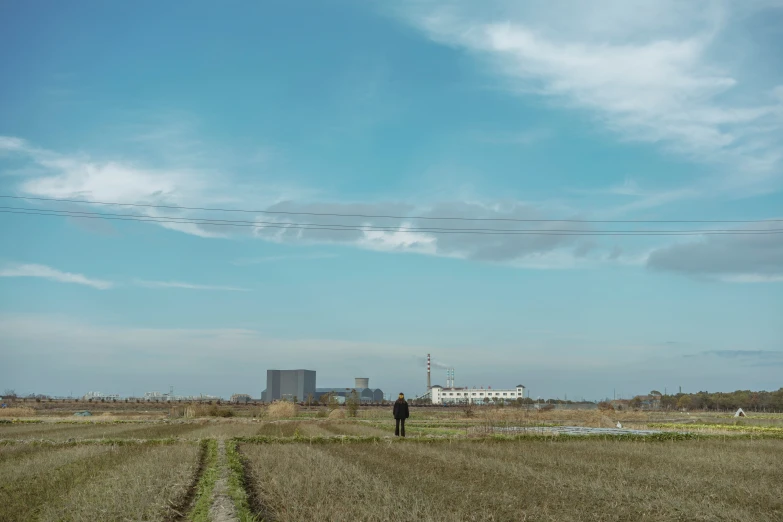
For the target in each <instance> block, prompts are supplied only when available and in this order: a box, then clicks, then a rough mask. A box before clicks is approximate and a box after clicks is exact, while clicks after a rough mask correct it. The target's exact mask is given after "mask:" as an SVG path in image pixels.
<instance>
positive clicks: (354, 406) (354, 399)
mask: <svg viewBox="0 0 783 522" xmlns="http://www.w3.org/2000/svg"><path fill="white" fill-rule="evenodd" d="M345 404H346V405H347V406H348V416H349V417H356V414H357V413H358V412H359V394H358V393H357V392H356V390H351V395H350V396H348V400H346V401H345Z"/></svg>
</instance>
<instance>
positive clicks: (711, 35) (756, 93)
mask: <svg viewBox="0 0 783 522" xmlns="http://www.w3.org/2000/svg"><path fill="white" fill-rule="evenodd" d="M401 5H404V6H407V7H405V8H401V11H402V17H403V18H404V19H406V20H408V21H409V22H411V23H412V24H413V25H415V26H416V27H418V28H420V29H421V30H422V31H423V32H425V33H426V34H427V35H428V36H429V37H430V38H431V39H433V40H435V41H437V42H440V43H443V44H446V45H451V46H454V47H458V48H461V49H465V50H467V51H470V52H472V53H474V54H475V55H476V56H478V57H481V58H483V59H484V60H485V61H486V63H488V64H490V66H491V67H492V68H493V70H494V71H495V72H496V73H497V74H498V75H499V77H500V78H502V80H503V81H504V82H506V84H507V86H508V88H509V90H510V91H511V92H513V93H515V94H520V95H524V96H530V95H534V96H542V97H545V98H546V99H547V100H549V101H550V102H551V103H553V104H556V105H559V106H561V107H565V108H568V109H582V110H587V111H591V113H592V114H593V115H594V116H595V117H596V119H597V120H598V121H599V122H600V123H601V124H602V125H603V126H604V127H605V128H606V129H608V130H611V131H615V132H616V133H617V135H618V136H620V137H621V139H623V140H625V139H631V140H636V141H645V142H651V143H657V144H659V145H661V146H663V147H664V148H665V149H666V150H669V151H673V152H675V153H677V154H679V155H682V156H685V157H687V158H689V159H692V160H695V161H699V162H705V163H710V164H713V165H727V166H729V168H728V169H725V170H724V171H723V172H724V175H725V180H724V181H725V182H726V187H727V188H728V187H732V188H736V187H737V186H753V187H756V188H757V187H758V186H765V185H766V184H768V183H769V182H770V179H771V178H774V177H779V174H780V172H779V170H780V169H779V167H780V164H781V159H782V158H783V153H781V152H780V151H781V150H783V140H782V139H781V136H782V135H783V133H781V129H783V101H782V100H781V98H780V96H779V92H780V87H778V88H774V85H772V86H770V85H768V84H761V83H752V82H748V81H743V80H744V78H742V77H741V73H740V71H739V70H738V69H737V68H736V67H734V68H732V67H731V66H730V65H729V64H728V63H722V62H720V61H717V58H716V54H717V53H715V52H714V48H715V47H716V42H718V41H721V42H722V40H721V39H720V38H719V37H720V36H722V35H723V33H724V32H725V31H724V30H725V29H726V27H727V26H729V25H730V24H731V22H732V21H734V20H736V19H737V18H738V16H736V14H737V13H735V12H733V11H735V10H736V11H748V10H755V9H762V8H766V7H770V6H769V5H765V4H762V3H758V2H755V3H754V2H748V3H742V4H736V3H727V2H713V3H710V4H697V3H687V4H683V3H682V2H671V1H665V0H662V1H660V2H651V3H649V4H646V6H645V7H642V6H638V5H635V4H634V6H633V8H631V4H630V3H628V2H614V1H604V2H590V3H583V4H579V3H576V2H558V1H552V2H546V3H545V4H540V3H536V4H524V3H519V2H508V1H502V0H501V1H494V2H490V3H489V5H487V3H481V4H477V3H475V2H469V1H466V2H460V1H448V2H446V1H444V2H438V1H434V2H407V3H403V4H401ZM732 28H733V27H732ZM736 32H737V31H734V33H732V34H736ZM743 36H744V37H747V34H744V35H743ZM741 43H744V42H741ZM740 100H743V101H740ZM744 100H755V102H750V103H749V102H745V101H744Z"/></svg>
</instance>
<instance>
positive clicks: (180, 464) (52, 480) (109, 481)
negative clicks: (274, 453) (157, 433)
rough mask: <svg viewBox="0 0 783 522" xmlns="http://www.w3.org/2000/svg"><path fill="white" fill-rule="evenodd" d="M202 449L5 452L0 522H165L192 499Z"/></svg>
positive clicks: (0, 459)
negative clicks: (24, 521)
mask: <svg viewBox="0 0 783 522" xmlns="http://www.w3.org/2000/svg"><path fill="white" fill-rule="evenodd" d="M198 454H199V447H198V445H197V444H174V445H151V444H133V445H125V446H112V445H101V446H99V445H90V446H87V445H81V446H70V447H69V446H63V447H58V446H30V445H18V446H6V447H1V448H0V506H2V509H0V520H3V521H21V520H45V521H66V520H68V521H71V520H73V521H88V520H91V521H94V520H163V519H166V518H169V517H170V516H171V514H172V513H173V511H172V508H173V507H174V506H176V505H179V504H180V503H181V502H182V501H183V500H184V499H185V496H186V494H187V492H188V488H189V486H190V483H191V481H192V480H193V476H194V474H195V472H196V469H197V467H198Z"/></svg>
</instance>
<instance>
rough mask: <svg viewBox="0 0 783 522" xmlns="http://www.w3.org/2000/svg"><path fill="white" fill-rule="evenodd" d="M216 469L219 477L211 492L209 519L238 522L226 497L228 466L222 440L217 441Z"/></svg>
mask: <svg viewBox="0 0 783 522" xmlns="http://www.w3.org/2000/svg"><path fill="white" fill-rule="evenodd" d="M218 469H219V470H220V477H219V478H218V479H217V481H216V482H215V489H214V490H213V491H212V506H211V507H210V508H209V518H210V519H211V520H212V522H238V521H239V519H238V518H237V515H236V512H235V510H234V501H233V500H231V497H230V496H229V495H228V464H227V462H226V442H225V441H224V440H223V439H218Z"/></svg>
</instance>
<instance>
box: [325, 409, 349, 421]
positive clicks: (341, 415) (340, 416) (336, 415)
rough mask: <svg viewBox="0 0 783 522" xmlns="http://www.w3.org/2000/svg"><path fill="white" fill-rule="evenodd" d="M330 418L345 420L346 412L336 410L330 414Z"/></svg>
mask: <svg viewBox="0 0 783 522" xmlns="http://www.w3.org/2000/svg"><path fill="white" fill-rule="evenodd" d="M329 418H330V419H344V418H345V411H343V410H341V409H337V408H336V409H334V410H332V411H330V412H329Z"/></svg>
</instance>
